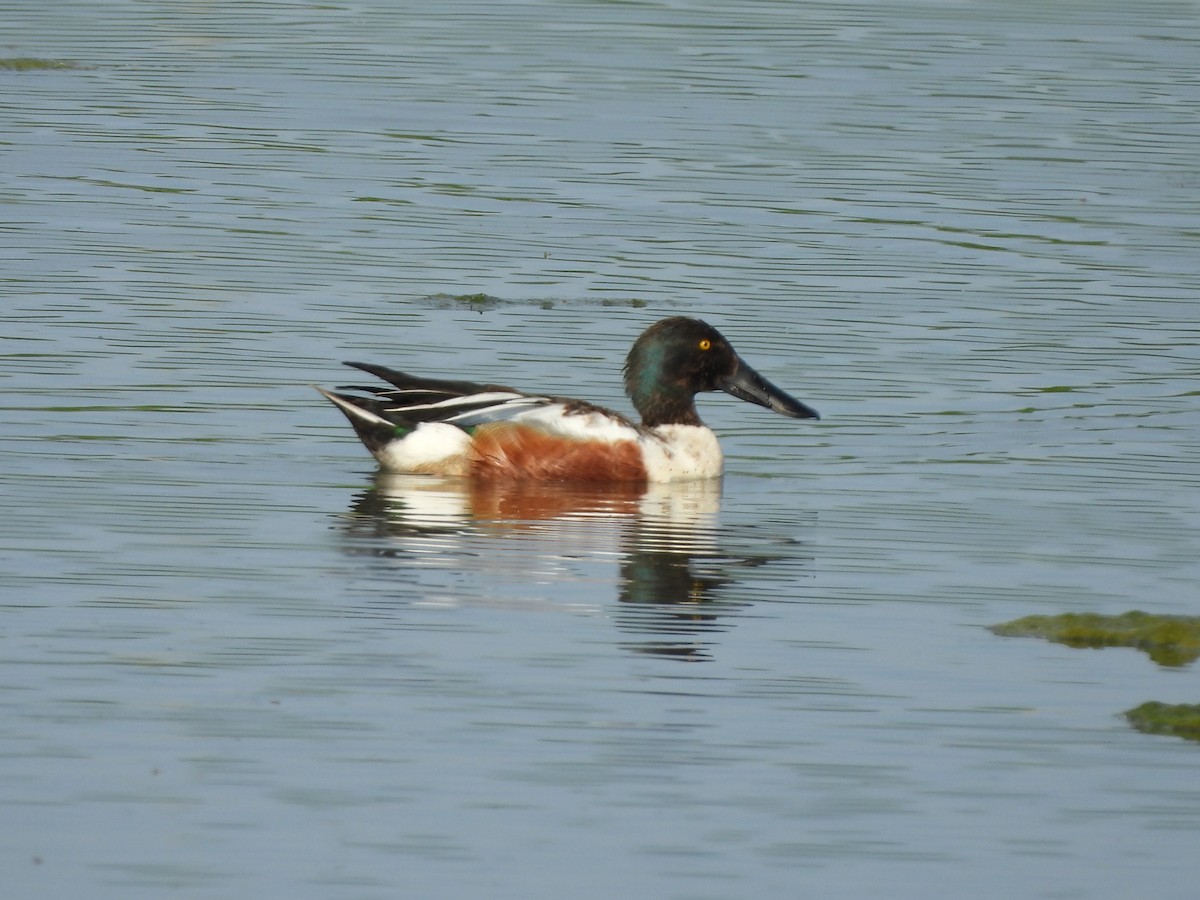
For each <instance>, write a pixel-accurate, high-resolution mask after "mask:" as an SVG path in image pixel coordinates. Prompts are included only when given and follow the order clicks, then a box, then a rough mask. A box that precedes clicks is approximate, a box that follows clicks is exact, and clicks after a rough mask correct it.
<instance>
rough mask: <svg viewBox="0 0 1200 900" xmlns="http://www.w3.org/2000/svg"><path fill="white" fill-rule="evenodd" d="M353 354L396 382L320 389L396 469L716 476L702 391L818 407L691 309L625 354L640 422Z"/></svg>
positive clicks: (531, 475)
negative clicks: (699, 402)
mask: <svg viewBox="0 0 1200 900" xmlns="http://www.w3.org/2000/svg"><path fill="white" fill-rule="evenodd" d="M346 365H348V366H352V367H353V368H355V369H361V370H362V371H364V372H368V373H370V374H371V375H375V376H376V377H378V378H381V379H383V380H384V381H386V382H388V384H390V385H392V386H391V387H360V386H346V387H342V388H339V389H338V391H339V392H331V391H324V390H322V391H321V393H322V394H324V395H325V396H326V397H328V398H329V399H330V400H331V401H332V402H333V403H334V405H335V406H337V408H338V409H340V410H341V411H342V412H343V413H345V414H346V418H348V419H349V420H350V424H351V425H353V426H354V430H355V432H357V433H358V436H359V438H360V439H361V440H362V442H363V443H364V444H365V445H366V447H367V449H368V450H370V451H371V453H372V454H374V456H375V458H376V459H377V460H379V464H380V466H381V467H382V468H383V469H384V470H385V471H388V472H408V473H426V474H432V475H456V476H469V477H475V478H485V479H506V478H511V479H536V480H540V481H593V482H595V481H610V482H612V481H633V482H665V481H685V480H691V479H699V478H713V477H716V476H718V475H720V474H721V472H722V470H723V459H722V456H721V447H720V445H719V444H718V443H717V438H716V435H714V434H713V433H712V431H711V430H710V429H709V428H708V427H707V426H705V424H704V423H703V422H701V421H700V417H699V416H698V415H697V414H696V394H697V393H699V392H700V391H725V392H726V393H728V394H732V395H733V396H735V397H737V398H739V399H741V400H746V401H748V402H750V403H757V404H758V405H759V406H765V407H767V408H768V409H773V410H774V411H775V412H777V413H780V414H782V415H785V416H791V417H792V418H796V419H816V418H819V417H818V415H817V412H816V410H814V409H812V408H811V407H808V406H805V405H804V404H803V403H801V402H800V401H799V400H796V399H795V398H794V397H791V396H789V395H788V394H785V393H784V392H783V391H781V390H780V389H779V388H777V387H775V385H773V384H771V382H769V381H767V380H766V379H765V378H763V377H762V376H761V375H759V374H758V373H757V372H756V371H754V369H752V368H751V367H750V366H748V365H747V364H746V363H745V362H743V361H742V359H741V357H740V356H738V355H737V353H735V352H734V350H733V348H732V347H731V346H730V345H729V341H727V340H725V338H724V337H722V336H721V333H720V332H719V331H717V330H716V329H715V328H713V327H712V326H711V325H708V324H707V323H705V322H701V321H700V320H699V319H689V318H685V317H683V316H675V317H672V318H669V319H663V320H662V321H660V322H657V323H655V324H654V325H651V326H650V327H649V328H647V329H646V331H645V332H643V333H642V335H641V337H639V338H638V339H637V341H636V342H635V343H634V345H633V349H632V350H630V351H629V357H628V358H627V359H626V361H625V390H626V392H627V393H628V394H629V397H630V399H631V400H632V401H633V405H634V407H635V408H636V409H637V411H638V413H639V414H640V415H641V417H642V421H641V424H636V423H634V422H632V421H630V420H629V419H627V418H625V417H624V416H622V415H620V414H619V413H616V412H613V411H612V410H608V409H604V408H602V407H599V406H593V405H592V404H590V403H585V402H583V401H580V400H570V399H567V398H563V397H555V396H550V395H534V394H524V393H521V392H520V391H515V390H513V389H512V388H508V387H501V386H499V385H494V384H474V383H471V382H468V381H443V380H440V379H434V378H420V377H417V376H415V375H406V374H405V373H403V372H396V371H393V370H391V369H387V368H384V367H383V366H375V365H370V364H367V363H356V362H348V363H346ZM318 390H320V388H318ZM340 391H354V392H355V393H353V394H345V393H340Z"/></svg>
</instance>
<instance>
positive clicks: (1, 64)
mask: <svg viewBox="0 0 1200 900" xmlns="http://www.w3.org/2000/svg"><path fill="white" fill-rule="evenodd" d="M78 68H79V64H78V63H74V62H71V61H70V60H69V59H37V58H35V57H32V56H10V57H6V58H0V70H3V71H6V72H44V71H47V70H57V69H78Z"/></svg>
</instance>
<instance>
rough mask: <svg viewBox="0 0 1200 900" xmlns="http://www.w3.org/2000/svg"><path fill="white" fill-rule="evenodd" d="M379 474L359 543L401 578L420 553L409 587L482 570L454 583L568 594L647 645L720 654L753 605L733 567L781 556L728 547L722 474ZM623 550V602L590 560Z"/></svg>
mask: <svg viewBox="0 0 1200 900" xmlns="http://www.w3.org/2000/svg"><path fill="white" fill-rule="evenodd" d="M375 479H376V480H375V485H374V486H373V487H372V488H371V489H369V490H368V491H366V492H365V493H363V494H362V495H360V496H359V497H358V498H357V499H356V502H355V504H354V507H353V508H352V510H351V512H350V515H349V516H348V517H347V519H346V526H345V530H346V534H347V537H348V539H349V540H348V544H347V551H348V552H350V553H353V554H355V555H363V556H374V557H377V558H379V559H380V561H381V565H386V567H387V568H388V570H389V576H390V577H395V575H396V574H397V573H396V571H395V566H396V562H394V561H401V562H403V563H408V564H411V565H412V567H413V568H412V569H411V570H409V569H408V566H407V565H406V566H405V568H406V570H408V572H409V574H410V575H411V574H414V573H415V574H416V575H417V577H416V578H415V579H413V578H411V577H410V578H406V579H405V580H404V581H403V582H402V584H403V587H404V589H405V590H413V591H414V593H419V592H420V591H421V589H422V587H421V585H420V583H419V582H421V581H422V580H423V579H426V578H427V577H428V576H427V575H425V574H422V573H429V572H430V568H431V567H432V568H435V569H441V570H443V571H444V570H448V569H451V570H456V571H458V572H460V573H462V572H467V573H474V574H473V576H470V575H468V576H467V577H466V579H465V580H464V578H463V577H459V578H457V579H456V580H455V583H454V585H453V591H454V593H456V594H465V595H470V594H472V593H477V594H479V595H480V596H482V597H487V598H489V602H490V598H491V597H492V589H494V588H495V587H496V585H500V584H508V585H509V586H515V591H516V592H517V593H518V594H520V593H525V594H527V595H528V594H531V593H539V592H540V593H541V594H543V595H545V594H547V593H549V594H551V595H553V596H557V597H563V596H566V597H568V599H569V600H570V602H571V603H572V605H573V606H574V607H575V608H578V607H579V606H580V604H583V605H587V604H588V603H589V602H590V604H591V607H592V608H593V609H594V610H595V611H596V612H598V613H599V614H602V615H611V616H613V618H614V620H615V623H616V625H617V627H618V628H619V629H620V630H621V631H622V632H625V633H627V634H630V635H636V636H638V639H636V640H631V641H628V642H626V643H625V646H626V647H627V648H628V649H629V650H631V651H634V652H639V653H649V654H654V655H660V656H668V657H673V658H680V659H693V660H696V659H706V658H709V655H710V653H709V649H710V647H711V645H712V643H713V642H714V640H715V636H716V634H718V633H720V632H723V631H725V630H727V629H728V628H729V627H730V617H731V616H736V614H737V613H738V612H739V611H740V610H741V609H743V608H745V607H746V606H748V605H749V601H748V600H745V599H741V600H739V599H737V598H736V597H735V596H733V594H734V590H733V589H734V588H735V586H736V578H735V577H734V574H733V573H734V572H735V571H736V570H737V569H738V568H741V567H744V566H748V565H759V564H762V563H765V562H768V561H770V559H771V558H772V557H770V556H768V555H758V556H755V557H745V556H742V557H736V556H731V555H728V554H726V553H723V552H722V550H721V548H720V546H719V540H720V532H719V530H718V527H717V519H718V513H719V511H720V501H721V481H720V479H706V480H702V481H694V482H682V483H674V484H657V485H649V486H647V485H639V484H603V485H586V484H583V485H572V484H561V483H538V482H512V481H509V482H496V481H491V482H487V481H474V480H470V479H437V478H430V477H429V476H420V475H390V474H385V473H377V474H376V476H375ZM384 560H387V562H386V563H385V562H384ZM612 560H615V561H616V562H617V576H616V579H615V580H616V585H615V586H616V592H617V599H618V601H619V603H618V604H617V606H616V607H615V610H614V608H613V607H612V605H611V594H609V593H608V588H606V587H605V584H604V580H603V578H599V579H598V578H596V577H594V576H591V577H586V576H585V577H580V574H579V571H578V569H579V567H581V566H584V565H585V564H586V563H588V562H592V563H594V562H596V561H600V562H602V563H604V564H606V565H607V564H608V563H609V562H610V561H612ZM472 577H473V578H474V579H476V580H475V582H474V583H472V580H471V578H472ZM432 580H433V581H435V582H436V581H437V579H436V578H433V579H432ZM414 581H415V582H417V584H414ZM439 586H440V587H443V588H444V587H445V585H444V583H442V584H441V585H439ZM547 589H548V590H547ZM415 599H419V598H415ZM460 599H461V602H471V599H469V598H467V597H462V598H460ZM474 599H476V600H478V598H474ZM499 602H503V601H499ZM518 602H520V601H518ZM526 602H528V601H526ZM534 602H536V600H535V601H534Z"/></svg>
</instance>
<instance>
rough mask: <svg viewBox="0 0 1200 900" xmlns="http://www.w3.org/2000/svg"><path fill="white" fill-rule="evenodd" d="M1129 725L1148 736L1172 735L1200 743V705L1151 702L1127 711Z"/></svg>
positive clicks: (1125, 714) (1126, 716)
mask: <svg viewBox="0 0 1200 900" xmlns="http://www.w3.org/2000/svg"><path fill="white" fill-rule="evenodd" d="M1124 716H1125V718H1126V719H1128V720H1129V724H1130V725H1132V726H1133V727H1134V728H1136V729H1137V730H1138V731H1143V732H1145V733H1146V734H1172V735H1174V736H1175V737H1181V738H1186V739H1187V740H1189V741H1200V703H1195V704H1189V703H1159V702H1158V701H1157V700H1151V701H1150V702H1148V703H1143V704H1142V705H1141V706H1135V707H1134V708H1133V709H1128V710H1126V711H1125V713H1124Z"/></svg>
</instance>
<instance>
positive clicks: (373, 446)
mask: <svg viewBox="0 0 1200 900" xmlns="http://www.w3.org/2000/svg"><path fill="white" fill-rule="evenodd" d="M314 387H316V385H314ZM316 389H317V390H318V391H320V392H321V394H322V395H324V397H325V398H326V399H327V400H329V402H330V403H332V404H333V405H334V406H336V407H337V408H338V409H340V410H341V411H342V412H343V413H344V414H345V416H346V418H347V419H349V420H350V424H351V425H353V426H354V433H355V434H357V435H358V439H359V440H360V441H362V442H363V444H364V445H365V446H366V448H367V449H368V450H370V451H371V452H372V453H375V452H377V451H378V450H380V449H382V448H383V447H384V446H386V445H387V444H388V443H389V442H390V441H394V440H395V439H396V436H397V433H398V431H399V429H398V428H397V426H396V425H395V424H394V423H392V422H389V421H388V420H387V419H385V418H383V416H380V415H378V414H376V413H375V412H372V411H371V409H370V404H372V403H378V402H379V401H377V400H368V399H365V398H360V397H349V396H346V395H344V394H334V393H332V392H330V391H326V390H322V389H321V388H316Z"/></svg>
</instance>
